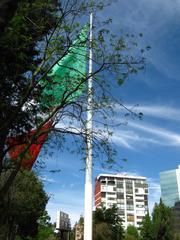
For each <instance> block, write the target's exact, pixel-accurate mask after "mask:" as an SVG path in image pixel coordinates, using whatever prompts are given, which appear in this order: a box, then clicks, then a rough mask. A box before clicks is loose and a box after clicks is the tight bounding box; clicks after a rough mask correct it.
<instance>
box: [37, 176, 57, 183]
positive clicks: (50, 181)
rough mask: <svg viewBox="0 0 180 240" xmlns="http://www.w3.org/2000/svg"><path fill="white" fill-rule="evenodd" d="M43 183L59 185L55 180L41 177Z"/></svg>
mask: <svg viewBox="0 0 180 240" xmlns="http://www.w3.org/2000/svg"><path fill="white" fill-rule="evenodd" d="M39 178H40V180H41V181H43V182H48V183H58V181H57V180H55V179H53V178H49V177H48V176H40V177H39Z"/></svg>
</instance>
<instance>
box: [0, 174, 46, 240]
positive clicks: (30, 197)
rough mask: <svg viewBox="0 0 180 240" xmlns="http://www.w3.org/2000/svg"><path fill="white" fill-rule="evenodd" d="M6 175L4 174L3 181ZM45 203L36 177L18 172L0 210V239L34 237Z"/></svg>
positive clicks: (43, 194) (44, 196)
mask: <svg viewBox="0 0 180 240" xmlns="http://www.w3.org/2000/svg"><path fill="white" fill-rule="evenodd" d="M8 174H9V173H6V174H4V176H3V180H4V181H5V180H6V178H7V177H8V176H7V175H8ZM1 184H3V183H2V182H1ZM47 201H48V196H47V195H46V193H45V192H44V190H43V185H42V183H41V182H40V181H39V180H38V178H37V176H36V175H35V174H34V173H33V172H29V171H23V172H19V173H18V174H17V177H16V179H15V181H14V182H13V184H12V185H11V188H10V189H9V191H8V194H7V195H6V198H4V201H3V206H2V208H0V223H1V228H0V234H1V238H2V239H9V240H11V239H12V240H13V239H14V237H15V235H16V234H17V235H19V236H20V237H22V238H23V239H24V238H26V237H27V236H35V235H36V234H37V232H38V222H37V220H38V219H39V218H40V217H41V216H42V215H43V214H44V210H45V206H46V204H47Z"/></svg>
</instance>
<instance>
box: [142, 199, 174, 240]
mask: <svg viewBox="0 0 180 240" xmlns="http://www.w3.org/2000/svg"><path fill="white" fill-rule="evenodd" d="M141 236H142V239H143V240H172V239H173V231H172V214H171V209H170V208H169V207H167V206H166V205H165V204H164V203H163V202H162V200H161V199H160V203H159V204H157V203H156V204H155V206H154V209H153V212H152V219H150V217H149V214H147V215H146V217H145V219H144V221H143V222H142V226H141Z"/></svg>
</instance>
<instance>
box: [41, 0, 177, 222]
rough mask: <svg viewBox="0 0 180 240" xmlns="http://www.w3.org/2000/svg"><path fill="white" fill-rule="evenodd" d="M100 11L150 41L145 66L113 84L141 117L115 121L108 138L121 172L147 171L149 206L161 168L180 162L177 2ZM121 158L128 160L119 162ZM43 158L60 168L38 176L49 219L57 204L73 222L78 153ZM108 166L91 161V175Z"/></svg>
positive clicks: (80, 181)
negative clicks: (111, 134)
mask: <svg viewBox="0 0 180 240" xmlns="http://www.w3.org/2000/svg"><path fill="white" fill-rule="evenodd" d="M102 15H104V16H109V17H113V23H112V29H113V31H115V32H118V31H119V29H120V28H123V29H125V30H126V31H129V32H130V33H131V32H133V33H136V34H139V33H140V32H142V33H143V38H142V40H141V42H140V44H142V46H144V45H150V46H151V50H150V51H149V52H148V53H147V55H146V61H147V64H146V68H145V70H143V71H141V72H139V73H138V74H137V75H132V76H130V77H129V79H128V80H127V81H125V83H124V84H123V85H122V86H121V87H119V88H118V89H117V87H115V86H113V89H112V90H113V94H114V95H115V96H116V97H119V98H120V99H122V100H123V102H124V103H125V105H127V106H129V107H130V108H133V109H134V111H135V112H143V119H142V120H139V119H137V118H135V119H131V118H128V119H127V122H128V124H127V125H126V124H124V125H121V126H120V127H118V128H115V127H114V129H112V130H114V134H113V136H112V141H113V142H114V146H115V148H116V150H117V160H118V161H119V163H120V165H121V166H122V167H123V168H122V169H121V168H120V169H119V172H121V171H122V172H127V173H132V174H135V175H141V176H145V177H147V180H148V182H149V187H150V193H149V194H150V199H149V200H150V201H149V205H150V209H152V206H153V204H154V202H156V201H159V197H160V185H159V172H161V171H164V170H170V169H175V168H177V166H178V165H179V157H178V156H179V154H180V148H179V147H180V127H179V126H178V123H179V122H180V101H179V98H180V97H179V87H180V83H179V76H180V70H179V67H178V63H179V62H180V61H179V60H180V59H179V58H180V47H179V45H178V42H179V40H180V33H179V32H178V28H179V26H180V20H179V19H180V2H179V1H171V0H167V1H166V2H164V1H163V0H152V1H151V2H148V1H145V0H139V1H138V2H137V1H135V0H130V1H128V2H127V1H125V0H119V1H116V2H114V3H113V4H112V5H111V6H110V7H109V8H108V9H106V10H104V12H103V13H102ZM100 17H102V16H100ZM178 18H179V19H178ZM115 110H116V118H115V119H114V121H117V122H119V118H120V117H121V116H122V112H121V110H122V109H119V107H118V106H116V109H115ZM110 121H111V119H110ZM123 121H126V119H125V120H124V119H123ZM42 156H43V154H42ZM123 158H126V159H127V162H123V161H122V159H123ZM46 163H47V167H46V169H48V168H49V169H53V168H54V169H61V172H59V173H58V174H54V175H53V174H51V173H49V172H46V170H44V172H43V171H42V173H41V174H42V178H44V179H45V178H46V181H44V182H45V190H46V191H47V192H48V193H50V194H54V198H51V199H50V200H49V203H48V206H47V209H48V212H49V214H50V216H51V217H52V220H53V218H54V216H56V214H55V210H57V211H58V210H62V211H65V212H67V213H68V214H69V215H70V217H71V219H72V221H73V222H75V220H78V217H79V216H80V215H81V214H83V204H84V172H83V171H80V170H79V169H82V168H83V163H82V161H81V160H80V157H79V156H76V155H71V154H69V153H67V152H63V153H61V152H58V150H57V151H56V152H55V153H54V154H53V156H52V157H50V158H48V159H46ZM74 165H75V167H74ZM108 172H110V173H111V171H103V169H101V168H100V166H99V164H95V167H94V175H93V178H94V179H95V176H96V175H98V174H99V173H108ZM71 196H74V197H71ZM54 214H55V215H54Z"/></svg>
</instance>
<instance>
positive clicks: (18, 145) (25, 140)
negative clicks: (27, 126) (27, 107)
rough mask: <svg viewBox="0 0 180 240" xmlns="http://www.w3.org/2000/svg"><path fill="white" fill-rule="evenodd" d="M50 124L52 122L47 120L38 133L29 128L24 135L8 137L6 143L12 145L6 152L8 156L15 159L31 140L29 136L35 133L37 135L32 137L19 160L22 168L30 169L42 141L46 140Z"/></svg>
mask: <svg viewBox="0 0 180 240" xmlns="http://www.w3.org/2000/svg"><path fill="white" fill-rule="evenodd" d="M51 126H52V122H51V121H49V122H48V123H46V124H45V125H44V126H42V128H41V129H39V130H38V133H37V130H31V131H30V133H28V134H27V135H26V136H19V137H12V138H9V139H8V140H7V145H8V146H9V147H11V146H12V147H11V148H10V150H9V152H8V153H9V156H10V158H11V159H12V160H14V161H16V159H17V158H18V157H19V155H20V154H21V153H23V152H24V151H25V149H26V147H27V146H28V144H29V141H31V138H33V135H34V136H35V134H37V136H35V137H34V139H33V143H32V144H31V145H30V147H29V148H28V150H27V152H26V153H25V155H24V157H23V158H22V160H21V167H22V168H23V169H28V170H30V169H31V168H32V166H33V164H34V163H35V161H36V159H37V157H38V155H39V152H40V150H41V148H42V146H43V144H44V142H45V141H46V140H47V137H48V133H49V131H48V129H50V127H51Z"/></svg>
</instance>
